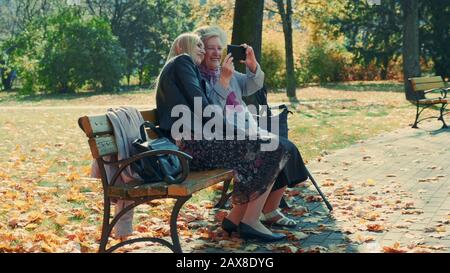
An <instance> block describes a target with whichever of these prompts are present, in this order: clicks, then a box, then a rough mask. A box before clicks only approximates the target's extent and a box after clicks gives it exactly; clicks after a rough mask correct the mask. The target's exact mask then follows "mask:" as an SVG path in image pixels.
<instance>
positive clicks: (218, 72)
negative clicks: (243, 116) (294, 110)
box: [195, 26, 308, 227]
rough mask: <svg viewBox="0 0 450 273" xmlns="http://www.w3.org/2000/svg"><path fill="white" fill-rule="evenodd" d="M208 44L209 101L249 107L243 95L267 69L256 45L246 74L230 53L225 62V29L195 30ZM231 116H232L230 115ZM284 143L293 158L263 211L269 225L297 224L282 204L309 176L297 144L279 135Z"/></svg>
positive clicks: (248, 50)
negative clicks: (258, 58)
mask: <svg viewBox="0 0 450 273" xmlns="http://www.w3.org/2000/svg"><path fill="white" fill-rule="evenodd" d="M195 32H196V33H197V34H198V35H199V36H200V37H201V39H202V41H203V43H204V45H205V58H204V59H203V62H202V63H201V64H200V66H199V70H200V74H201V76H202V77H203V79H205V81H206V82H207V97H208V98H209V100H210V101H211V102H212V103H214V104H217V105H220V106H221V107H222V108H223V109H225V108H226V107H228V106H240V107H241V108H244V109H246V108H247V106H246V105H245V102H244V101H243V100H242V97H243V96H250V95H252V94H254V93H255V92H257V91H258V90H259V89H261V88H262V87H263V85H264V72H263V71H262V69H261V66H260V65H259V64H258V62H257V61H256V57H255V53H254V51H253V48H252V47H251V46H249V45H247V44H243V45H242V46H243V47H244V48H245V54H246V59H245V61H243V60H241V63H245V65H246V73H245V74H242V73H239V72H237V71H235V70H234V65H233V56H231V54H228V55H227V56H226V57H225V58H224V59H223V62H222V65H221V59H222V53H223V49H224V46H225V44H226V40H227V39H226V34H225V32H224V31H223V30H222V29H221V28H219V27H216V26H211V27H202V28H199V29H197V30H196V31H195ZM227 118H228V117H227ZM246 122H247V123H249V124H246V127H252V126H253V124H252V123H256V121H254V119H253V118H252V117H251V116H250V117H249V118H248V120H246ZM279 141H280V145H281V146H283V147H284V148H285V149H286V150H288V151H289V153H290V155H291V157H290V159H289V161H288V162H287V163H286V165H285V167H284V169H283V170H282V171H281V172H280V173H279V175H278V177H277V179H276V182H275V184H274V186H273V188H272V192H271V193H270V195H269V196H268V198H267V200H266V203H265V205H264V208H263V210H262V215H261V220H262V221H264V222H265V223H268V224H273V225H279V226H286V227H294V226H296V225H297V223H296V222H295V221H294V220H292V219H290V218H288V217H286V216H285V215H284V214H283V213H282V212H281V211H280V210H279V209H278V207H279V204H280V201H281V198H282V197H283V194H284V192H285V190H286V188H287V186H288V185H289V186H294V185H296V184H298V183H300V182H303V181H305V180H306V179H307V178H308V172H307V170H306V167H305V165H304V162H303V159H302V157H301V155H300V152H299V151H298V149H297V147H296V146H295V144H293V143H292V142H291V141H289V140H288V139H287V138H283V137H280V138H279ZM233 212H238V210H234V211H232V213H230V214H229V215H228V218H229V220H230V221H231V222H234V223H238V219H239V218H240V217H241V215H238V214H236V213H233Z"/></svg>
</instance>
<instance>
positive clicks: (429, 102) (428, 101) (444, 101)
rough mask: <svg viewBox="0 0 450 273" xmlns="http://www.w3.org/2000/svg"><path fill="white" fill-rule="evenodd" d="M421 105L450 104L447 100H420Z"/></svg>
mask: <svg viewBox="0 0 450 273" xmlns="http://www.w3.org/2000/svg"><path fill="white" fill-rule="evenodd" d="M417 102H418V103H419V104H438V103H448V100H447V99H439V98H435V99H420V100H418V101H417Z"/></svg>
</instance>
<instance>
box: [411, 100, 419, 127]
mask: <svg viewBox="0 0 450 273" xmlns="http://www.w3.org/2000/svg"><path fill="white" fill-rule="evenodd" d="M416 107H417V109H416V119H415V120H414V124H413V126H412V127H411V128H416V129H417V128H418V127H417V121H418V120H419V115H420V112H419V104H418V103H417V104H416Z"/></svg>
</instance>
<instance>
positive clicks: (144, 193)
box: [109, 181, 168, 199]
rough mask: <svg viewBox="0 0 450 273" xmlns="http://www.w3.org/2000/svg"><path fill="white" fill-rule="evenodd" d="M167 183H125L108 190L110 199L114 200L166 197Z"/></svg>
mask: <svg viewBox="0 0 450 273" xmlns="http://www.w3.org/2000/svg"><path fill="white" fill-rule="evenodd" d="M167 186H168V185H167V183H165V182H160V183H152V184H148V183H147V184H144V183H143V182H142V181H138V182H133V183H127V184H125V185H119V186H112V187H110V188H109V194H110V196H111V197H116V198H122V199H127V198H139V197H149V196H166V195H167Z"/></svg>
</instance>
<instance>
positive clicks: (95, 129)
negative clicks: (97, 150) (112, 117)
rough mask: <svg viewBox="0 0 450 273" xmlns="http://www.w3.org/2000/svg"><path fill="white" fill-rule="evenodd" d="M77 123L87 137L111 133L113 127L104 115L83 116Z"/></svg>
mask: <svg viewBox="0 0 450 273" xmlns="http://www.w3.org/2000/svg"><path fill="white" fill-rule="evenodd" d="M78 123H79V124H80V126H81V127H82V129H83V131H84V132H85V133H86V136H87V137H89V138H91V137H95V136H97V135H104V134H112V133H113V127H112V125H111V122H109V120H108V118H107V117H106V115H96V116H84V117H81V118H80V119H79V121H78Z"/></svg>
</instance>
